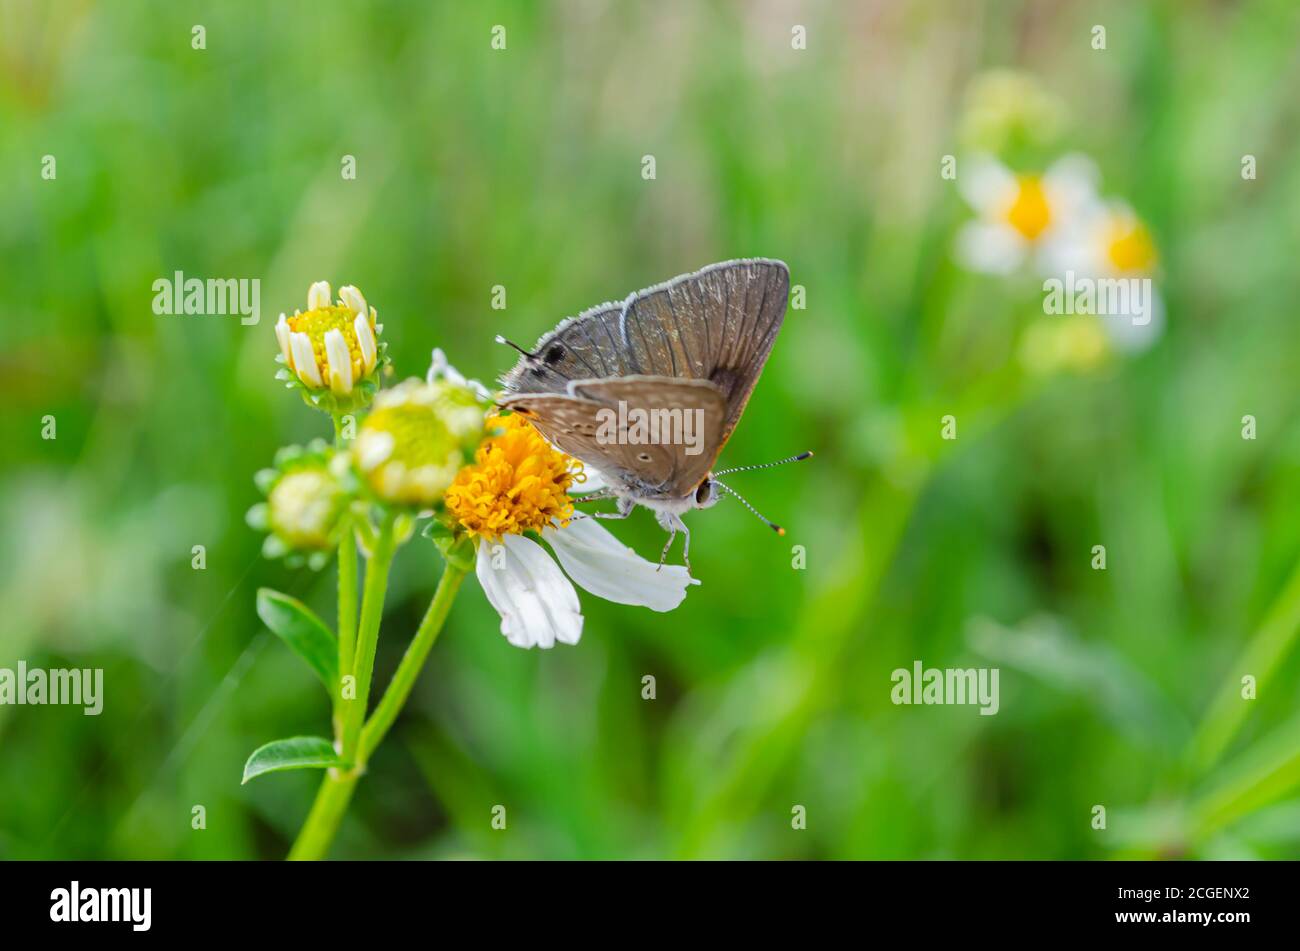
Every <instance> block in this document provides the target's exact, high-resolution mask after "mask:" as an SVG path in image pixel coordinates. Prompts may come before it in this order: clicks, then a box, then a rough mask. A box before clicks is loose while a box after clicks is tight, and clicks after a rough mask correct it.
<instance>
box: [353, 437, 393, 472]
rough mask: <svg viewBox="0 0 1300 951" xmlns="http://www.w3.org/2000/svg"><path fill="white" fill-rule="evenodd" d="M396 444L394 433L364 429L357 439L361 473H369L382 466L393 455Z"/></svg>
mask: <svg viewBox="0 0 1300 951" xmlns="http://www.w3.org/2000/svg"><path fill="white" fill-rule="evenodd" d="M396 444H397V443H396V440H395V439H394V438H393V434H392V433H385V432H380V431H378V430H374V429H364V428H363V429H362V430H361V435H359V436H358V437H357V450H356V451H357V464H358V465H360V466H361V471H362V472H369V471H370V470H371V469H373V468H374V467H375V466H377V465H380V464H382V463H383V462H384V461H385V460H387V459H388V457H389V456H390V455H392V452H393V447H394V446H395V445H396Z"/></svg>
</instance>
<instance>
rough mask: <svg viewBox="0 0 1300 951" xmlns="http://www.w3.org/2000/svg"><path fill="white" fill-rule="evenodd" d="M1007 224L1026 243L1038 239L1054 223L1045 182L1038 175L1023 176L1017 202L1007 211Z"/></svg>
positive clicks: (1012, 203) (1019, 185)
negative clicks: (1018, 233)
mask: <svg viewBox="0 0 1300 951" xmlns="http://www.w3.org/2000/svg"><path fill="white" fill-rule="evenodd" d="M1007 222H1008V223H1009V224H1010V225H1011V227H1013V228H1015V229H1016V230H1017V231H1018V232H1020V235H1021V237H1023V238H1024V239H1025V240H1026V241H1033V240H1034V239H1036V238H1037V237H1038V236H1039V235H1040V234H1042V233H1043V232H1044V231H1046V230H1047V226H1048V225H1050V224H1051V223H1052V209H1051V208H1050V207H1049V206H1048V204H1047V193H1046V192H1045V191H1044V190H1043V180H1042V179H1041V178H1039V177H1038V176H1037V175H1023V176H1021V177H1020V179H1019V180H1018V187H1017V189H1016V197H1015V200H1014V201H1012V202H1011V207H1009V208H1008V209H1007Z"/></svg>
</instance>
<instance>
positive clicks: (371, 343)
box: [352, 313, 378, 373]
mask: <svg viewBox="0 0 1300 951" xmlns="http://www.w3.org/2000/svg"><path fill="white" fill-rule="evenodd" d="M352 329H353V330H354V331H355V332H356V335H357V346H358V347H360V348H361V369H362V371H364V372H365V373H369V372H370V371H371V370H373V369H374V368H375V357H376V354H377V353H378V351H377V350H376V348H375V335H374V334H373V333H371V331H370V321H368V320H366V315H365V314H364V313H361V314H357V317H356V319H355V320H354V321H352Z"/></svg>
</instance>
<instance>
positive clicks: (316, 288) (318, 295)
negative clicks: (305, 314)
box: [307, 281, 330, 310]
mask: <svg viewBox="0 0 1300 951" xmlns="http://www.w3.org/2000/svg"><path fill="white" fill-rule="evenodd" d="M329 305H330V283H329V281H317V282H316V283H315V284H313V285H312V286H311V287H310V288H308V289H307V309H308V310H317V309H319V308H321V307H328V306H329Z"/></svg>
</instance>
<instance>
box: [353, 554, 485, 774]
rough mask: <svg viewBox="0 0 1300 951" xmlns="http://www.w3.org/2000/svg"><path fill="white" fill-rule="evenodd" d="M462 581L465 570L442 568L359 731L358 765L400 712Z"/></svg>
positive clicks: (449, 565)
mask: <svg viewBox="0 0 1300 951" xmlns="http://www.w3.org/2000/svg"><path fill="white" fill-rule="evenodd" d="M464 578H465V570H464V569H462V568H457V567H456V566H455V565H453V564H451V563H448V564H447V566H446V568H444V569H443V572H442V578H440V579H439V580H438V589H437V590H436V591H435V592H434V593H433V600H432V601H431V602H429V610H427V611H425V612H424V620H422V621H421V622H420V627H419V628H418V629H417V630H416V632H415V636H414V637H413V638H411V643H410V646H408V647H407V648H406V653H405V654H404V655H403V656H402V662H401V664H399V665H398V667H397V672H396V673H395V674H393V679H392V681H391V682H389V684H388V689H387V690H385V691H384V696H383V697H382V698H381V699H380V701H379V705H378V706H377V707H375V712H374V713H372V714H371V715H370V719H369V720H368V721H367V722H366V725H365V728H364V729H363V730H362V731H361V750H360V753H359V754H358V756H357V762H358V763H360V764H363V765H364V764H365V762H366V761H367V760H368V759H369V758H370V754H371V753H373V752H374V751H375V747H377V746H378V745H379V744H380V743H381V742H382V741H383V739H384V735H385V734H386V733H387V732H388V728H389V727H391V726H392V725H393V721H394V720H396V719H397V714H398V713H399V712H401V709H402V705H403V704H404V703H406V698H407V697H409V696H410V695H411V688H412V687H413V686H415V679H416V678H417V677H418V676H419V675H420V670H421V669H422V668H423V667H424V661H425V659H426V658H427V657H428V656H429V650H430V648H432V647H433V644H434V641H436V640H437V639H438V634H439V633H440V632H441V631H442V625H443V622H444V621H446V620H447V611H448V610H449V609H450V608H451V602H452V601H454V600H455V599H456V591H457V590H458V589H459V588H460V583H461V581H462V580H464Z"/></svg>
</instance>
